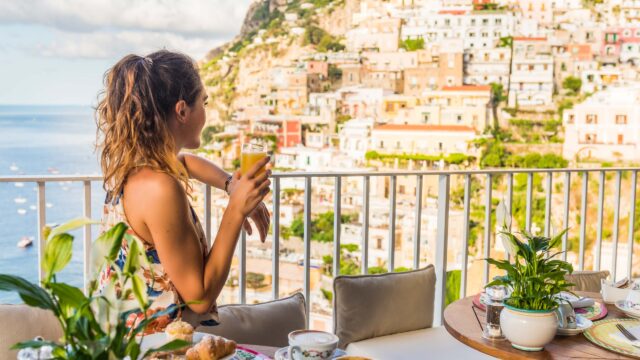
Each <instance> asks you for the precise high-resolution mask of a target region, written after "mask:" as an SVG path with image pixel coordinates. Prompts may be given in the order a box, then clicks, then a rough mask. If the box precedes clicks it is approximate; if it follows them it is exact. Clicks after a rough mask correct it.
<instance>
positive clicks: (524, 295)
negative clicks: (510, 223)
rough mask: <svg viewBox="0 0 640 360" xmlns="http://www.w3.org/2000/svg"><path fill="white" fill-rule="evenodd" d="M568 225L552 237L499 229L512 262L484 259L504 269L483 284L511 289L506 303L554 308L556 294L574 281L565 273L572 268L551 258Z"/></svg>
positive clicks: (567, 288)
mask: <svg viewBox="0 0 640 360" xmlns="http://www.w3.org/2000/svg"><path fill="white" fill-rule="evenodd" d="M567 230H568V229H566V230H564V231H562V232H561V233H560V234H558V235H555V236H554V237H552V238H549V237H544V236H533V235H531V234H526V233H522V234H519V235H520V236H521V238H518V236H517V235H516V234H514V233H512V232H508V231H501V232H500V233H499V235H500V237H501V238H502V239H503V241H505V242H507V244H506V246H505V247H506V248H507V249H509V252H510V255H511V256H512V257H513V262H509V261H507V260H496V259H486V261H487V262H489V263H490V264H492V265H495V266H496V267H497V268H498V269H501V270H504V271H506V274H505V275H504V276H497V277H495V278H494V280H493V281H492V282H490V283H488V284H487V285H486V286H485V287H490V286H495V285H503V286H506V287H508V288H510V289H511V295H510V297H509V298H508V299H507V300H506V301H505V302H506V304H507V305H509V306H511V307H514V308H517V309H522V310H553V309H555V308H556V307H557V306H558V294H559V293H560V292H563V291H568V290H569V289H570V288H571V287H572V286H573V284H571V283H569V282H567V281H566V280H565V278H564V276H565V275H567V274H571V273H572V272H573V266H572V265H571V264H570V263H568V262H566V261H562V260H557V259H554V258H555V257H556V256H558V255H560V254H562V251H556V252H554V248H556V247H558V245H559V244H560V241H561V239H562V236H563V235H564V234H565V233H566V232H567Z"/></svg>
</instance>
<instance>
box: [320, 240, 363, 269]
mask: <svg viewBox="0 0 640 360" xmlns="http://www.w3.org/2000/svg"><path fill="white" fill-rule="evenodd" d="M359 248H360V247H359V246H358V245H357V244H341V245H340V272H339V274H340V275H358V274H359V273H360V263H359V262H357V261H356V260H355V258H354V257H353V256H352V255H351V253H353V252H356V251H358V249H359ZM322 263H323V264H324V268H323V271H324V274H325V275H327V276H333V256H332V255H325V256H323V257H322Z"/></svg>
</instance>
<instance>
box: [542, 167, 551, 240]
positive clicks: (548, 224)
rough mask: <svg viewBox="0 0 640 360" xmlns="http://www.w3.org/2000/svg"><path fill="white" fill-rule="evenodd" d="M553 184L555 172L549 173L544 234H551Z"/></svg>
mask: <svg viewBox="0 0 640 360" xmlns="http://www.w3.org/2000/svg"><path fill="white" fill-rule="evenodd" d="M552 185H553V173H552V172H548V173H547V186H546V187H547V188H546V190H547V193H546V196H545V203H544V236H551V235H552V234H551V196H552V194H551V190H552V188H551V187H552Z"/></svg>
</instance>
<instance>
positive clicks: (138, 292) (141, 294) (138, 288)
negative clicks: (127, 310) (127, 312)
mask: <svg viewBox="0 0 640 360" xmlns="http://www.w3.org/2000/svg"><path fill="white" fill-rule="evenodd" d="M131 287H132V289H133V295H135V297H136V299H137V300H138V302H139V303H140V307H143V308H144V307H146V305H147V286H146V284H145V283H144V281H142V279H141V278H140V277H139V276H133V277H132V278H131Z"/></svg>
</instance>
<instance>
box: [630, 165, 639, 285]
mask: <svg viewBox="0 0 640 360" xmlns="http://www.w3.org/2000/svg"><path fill="white" fill-rule="evenodd" d="M637 180H638V172H637V171H636V170H633V171H631V205H630V206H629V234H628V238H627V278H629V279H631V278H632V276H633V271H632V270H633V237H634V234H633V233H634V232H635V220H636V184H637Z"/></svg>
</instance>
